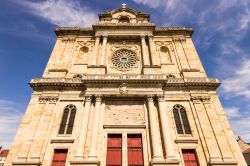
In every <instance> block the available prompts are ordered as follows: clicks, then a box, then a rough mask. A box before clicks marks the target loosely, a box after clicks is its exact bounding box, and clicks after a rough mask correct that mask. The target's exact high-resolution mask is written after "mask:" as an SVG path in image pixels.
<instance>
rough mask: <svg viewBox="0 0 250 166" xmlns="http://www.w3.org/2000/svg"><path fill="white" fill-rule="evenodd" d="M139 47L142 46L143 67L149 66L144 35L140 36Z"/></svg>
mask: <svg viewBox="0 0 250 166" xmlns="http://www.w3.org/2000/svg"><path fill="white" fill-rule="evenodd" d="M141 46H142V57H143V66H149V65H150V63H149V56H148V54H147V52H146V42H145V35H141Z"/></svg>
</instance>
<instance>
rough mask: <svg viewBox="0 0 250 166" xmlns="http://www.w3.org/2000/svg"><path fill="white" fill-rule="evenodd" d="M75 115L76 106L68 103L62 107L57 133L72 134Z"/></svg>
mask: <svg viewBox="0 0 250 166" xmlns="http://www.w3.org/2000/svg"><path fill="white" fill-rule="evenodd" d="M75 115H76V106H74V105H73V104H69V105H67V106H66V107H65V108H64V111H63V117H62V121H61V124H60V129H59V134H72V131H73V126H74V121H75Z"/></svg>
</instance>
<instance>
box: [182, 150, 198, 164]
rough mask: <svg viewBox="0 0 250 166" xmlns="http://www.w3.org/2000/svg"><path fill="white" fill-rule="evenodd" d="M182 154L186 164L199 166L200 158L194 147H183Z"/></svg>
mask: <svg viewBox="0 0 250 166" xmlns="http://www.w3.org/2000/svg"><path fill="white" fill-rule="evenodd" d="M182 156H183V160H184V164H185V166H198V165H199V164H198V160H197V157H196V154H195V150H193V149H183V150H182Z"/></svg>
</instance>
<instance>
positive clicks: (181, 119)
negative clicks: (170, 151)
mask: <svg viewBox="0 0 250 166" xmlns="http://www.w3.org/2000/svg"><path fill="white" fill-rule="evenodd" d="M173 114H174V120H175V125H176V129H177V133H178V134H191V129H190V126H189V122H188V118H187V113H186V110H185V108H184V107H183V106H181V105H179V104H177V105H175V106H174V108H173Z"/></svg>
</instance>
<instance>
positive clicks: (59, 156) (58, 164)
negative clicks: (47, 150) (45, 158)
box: [52, 149, 68, 166]
mask: <svg viewBox="0 0 250 166" xmlns="http://www.w3.org/2000/svg"><path fill="white" fill-rule="evenodd" d="M67 153H68V150H67V149H55V153H54V157H53V161H52V166H65V164H66V159H67Z"/></svg>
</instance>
